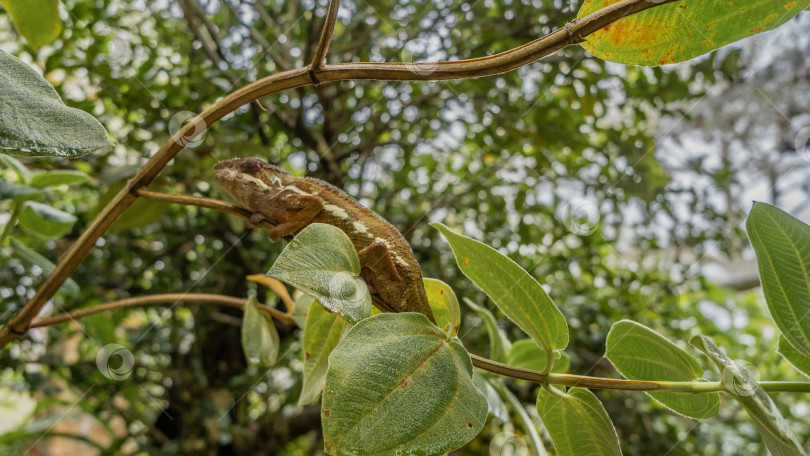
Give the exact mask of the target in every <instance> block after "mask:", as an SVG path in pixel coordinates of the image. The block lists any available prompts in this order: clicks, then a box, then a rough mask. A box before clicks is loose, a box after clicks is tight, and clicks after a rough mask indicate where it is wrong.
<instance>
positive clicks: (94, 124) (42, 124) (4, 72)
mask: <svg viewBox="0 0 810 456" xmlns="http://www.w3.org/2000/svg"><path fill="white" fill-rule="evenodd" d="M0 119H3V121H2V122H0V152H3V153H6V154H9V155H19V156H26V157H34V156H41V155H47V156H52V157H67V158H76V157H80V156H82V155H84V154H86V153H89V152H93V151H96V150H99V149H105V150H106V149H109V148H111V147H112V144H111V143H110V140H109V139H107V132H106V131H105V130H104V127H102V126H101V124H100V123H99V122H98V120H96V119H95V118H94V117H93V116H91V115H90V114H88V113H86V112H84V111H80V110H78V109H74V108H70V107H68V106H65V104H64V103H63V102H62V99H61V98H59V95H58V94H57V93H56V91H55V90H54V89H53V87H51V85H50V84H48V81H46V80H45V79H43V78H42V76H40V75H39V74H38V73H37V72H36V71H34V69H33V68H31V67H29V66H28V65H26V64H25V63H23V62H21V61H20V60H19V59H17V58H16V57H14V56H12V55H10V54H7V53H5V52H3V51H0Z"/></svg>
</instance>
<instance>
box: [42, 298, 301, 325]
mask: <svg viewBox="0 0 810 456" xmlns="http://www.w3.org/2000/svg"><path fill="white" fill-rule="evenodd" d="M177 302H199V303H205V304H217V305H220V306H227V307H234V308H236V309H244V308H245V304H246V301H245V300H244V299H241V298H234V297H231V296H222V295H215V294H208V293H167V294H159V295H152V296H138V297H136V298H128V299H122V300H120V301H113V302H108V303H105V304H101V305H98V306H94V307H88V308H86V309H79V310H74V311H73V312H67V313H63V314H60V315H57V316H55V317H45V318H37V319H36V320H34V321H32V322H31V327H32V328H39V327H43V326H53V325H56V324H59V323H64V322H66V321H71V320H76V319H78V318H83V317H86V316H88V315H93V314H97V313H100V312H106V311H108V310H114V309H125V308H129V307H147V306H161V305H165V304H175V303H177ZM259 309H260V310H262V311H264V312H266V313H267V314H269V315H270V316H271V317H273V318H275V319H276V320H278V321H280V322H283V323H287V324H288V325H295V324H296V323H295V320H293V319H292V317H290V316H289V315H287V314H285V313H284V312H282V311H280V310H278V309H274V308H272V307H269V306H266V305H264V304H259Z"/></svg>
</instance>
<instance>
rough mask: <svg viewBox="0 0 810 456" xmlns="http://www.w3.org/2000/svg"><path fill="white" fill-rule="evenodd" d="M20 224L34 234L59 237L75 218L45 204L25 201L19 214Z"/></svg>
mask: <svg viewBox="0 0 810 456" xmlns="http://www.w3.org/2000/svg"><path fill="white" fill-rule="evenodd" d="M19 220H20V224H21V225H22V226H24V227H26V228H28V229H29V230H31V231H33V232H34V233H37V234H41V235H42V236H46V237H59V236H62V235H63V234H65V233H67V232H68V231H69V230H70V228H71V227H72V226H73V224H75V223H76V216H75V215H73V214H68V213H67V212H63V211H60V210H59V209H55V208H53V207H51V206H48V205H47V204H42V203H37V202H35V201H26V202H25V206H23V210H22V212H20V218H19Z"/></svg>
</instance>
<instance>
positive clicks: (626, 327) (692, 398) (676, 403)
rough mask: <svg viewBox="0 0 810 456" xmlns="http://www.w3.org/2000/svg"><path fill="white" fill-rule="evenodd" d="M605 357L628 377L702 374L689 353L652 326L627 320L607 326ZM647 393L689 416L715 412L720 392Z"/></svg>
mask: <svg viewBox="0 0 810 456" xmlns="http://www.w3.org/2000/svg"><path fill="white" fill-rule="evenodd" d="M605 357H606V358H607V359H609V360H610V362H611V363H613V365H614V366H615V367H616V370H618V371H619V372H620V373H621V374H622V375H624V376H625V377H627V378H628V379H630V380H653V381H670V382H696V381H698V380H697V379H698V378H700V377H701V376H702V375H703V368H702V367H700V363H698V362H697V360H696V359H695V358H693V357H692V355H690V354H689V353H686V352H685V351H683V350H682V349H681V348H680V347H678V346H677V345H675V344H673V343H672V342H670V341H669V340H667V339H666V338H665V337H664V336H662V335H660V334H658V333H657V332H655V331H653V330H652V329H650V328H648V327H646V326H644V325H642V324H639V323H636V322H634V321H630V320H622V321H618V322H616V323H614V324H613V326H612V327H611V328H610V332H609V333H608V336H607V348H606V350H605ZM647 394H648V395H650V397H652V398H653V399H655V400H656V401H658V402H660V403H661V404H663V405H665V406H667V407H669V408H670V409H672V410H674V411H676V412H678V413H681V414H683V415H686V416H688V417H691V418H698V419H700V418H708V417H710V416H714V414H715V413H717V410H719V408H720V394H719V393H705V394H691V393H673V392H666V391H665V392H648V393H647Z"/></svg>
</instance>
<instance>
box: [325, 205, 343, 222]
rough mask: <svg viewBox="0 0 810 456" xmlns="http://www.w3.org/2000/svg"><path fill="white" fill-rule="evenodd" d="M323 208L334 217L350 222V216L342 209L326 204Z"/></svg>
mask: <svg viewBox="0 0 810 456" xmlns="http://www.w3.org/2000/svg"><path fill="white" fill-rule="evenodd" d="M323 208H324V209H325V210H326V212H329V213H330V214H332V215H333V216H335V217H337V218H339V219H341V220H348V218H349V214H347V213H346V211H345V210H344V209H343V208H342V207H338V206H335V205H334V204H324V205H323Z"/></svg>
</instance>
